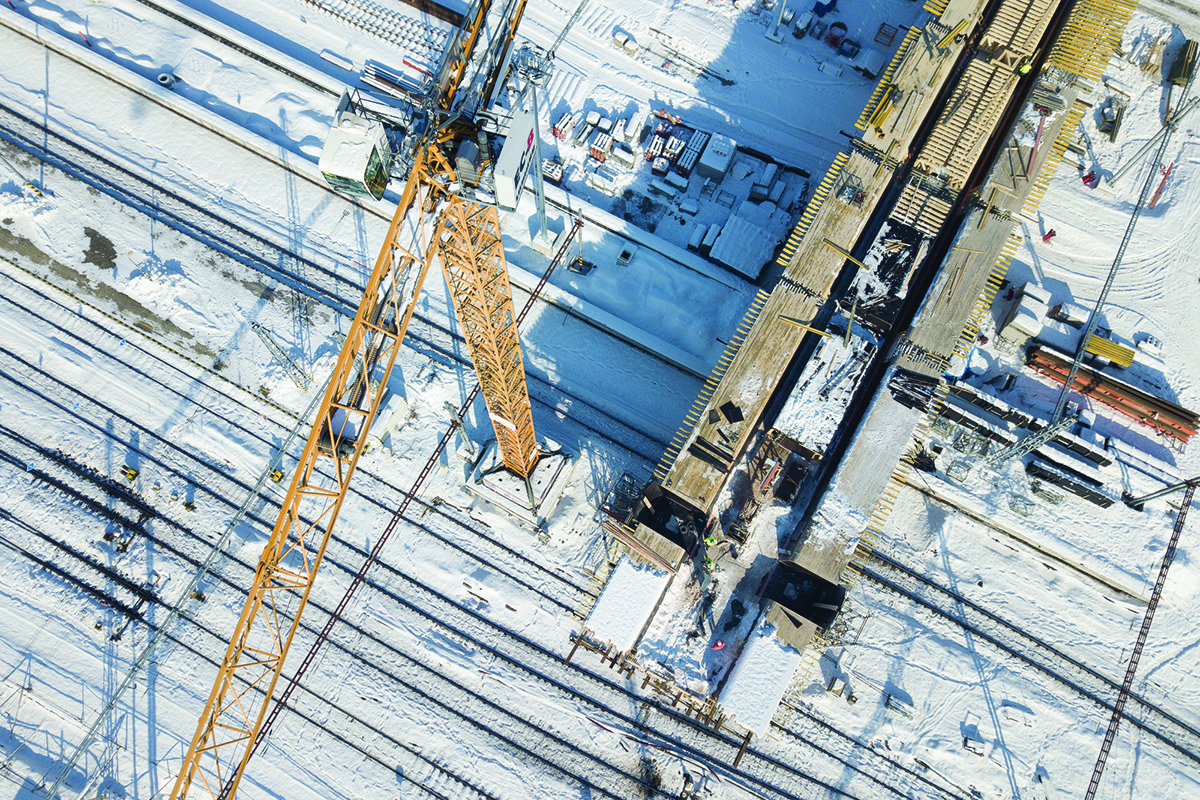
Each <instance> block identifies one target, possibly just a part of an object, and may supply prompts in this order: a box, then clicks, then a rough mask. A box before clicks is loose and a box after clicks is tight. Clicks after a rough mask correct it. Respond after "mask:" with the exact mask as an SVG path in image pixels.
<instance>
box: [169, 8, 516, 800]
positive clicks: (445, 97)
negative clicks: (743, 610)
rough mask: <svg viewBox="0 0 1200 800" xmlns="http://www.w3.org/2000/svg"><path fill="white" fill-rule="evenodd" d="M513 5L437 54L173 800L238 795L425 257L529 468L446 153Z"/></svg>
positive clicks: (507, 35)
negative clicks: (391, 198) (394, 196)
mask: <svg viewBox="0 0 1200 800" xmlns="http://www.w3.org/2000/svg"><path fill="white" fill-rule="evenodd" d="M525 2H526V0H509V2H508V3H507V5H506V6H505V8H504V9H502V13H501V14H500V15H499V16H500V20H499V22H498V23H496V22H493V23H491V24H490V25H489V21H488V16H489V10H490V9H491V5H492V2H491V0H475V1H474V3H473V4H472V7H471V8H470V9H469V10H468V13H467V15H466V16H465V17H464V22H463V24H462V26H460V28H459V29H458V31H457V32H456V34H455V36H453V37H452V40H451V46H450V47H449V48H448V50H447V52H446V53H445V55H444V58H443V60H442V63H441V65H440V67H439V70H438V73H437V77H436V80H435V81H434V90H433V91H434V92H435V94H436V96H434V97H431V98H428V100H429V102H427V103H426V107H425V111H426V115H427V125H426V128H425V134H424V137H423V139H422V140H421V141H420V142H419V143H418V144H417V145H416V146H415V147H414V149H413V157H412V166H411V169H410V172H409V176H408V180H407V182H406V184H405V187H404V190H403V192H402V194H401V198H400V202H399V203H398V204H397V206H396V212H395V214H394V216H393V218H392V222H391V225H390V226H389V228H388V232H387V235H386V236H385V238H384V242H383V246H382V247H381V249H380V252H379V255H378V257H377V258H376V260H375V265H374V267H373V269H372V271H371V275H370V278H369V279H368V281H367V285H366V289H365V290H364V292H363V297H362V300H361V302H360V304H359V307H358V312H357V313H356V315H355V317H354V321H353V323H352V324H351V326H350V329H349V332H348V334H347V336H346V342H345V345H344V346H343V348H342V351H341V354H340V355H339V356H338V360H337V363H336V365H335V367H334V369H333V373H332V375H331V376H330V379H329V385H328V387H327V388H326V390H325V395H324V398H323V400H322V402H321V405H320V407H319V409H318V411H317V414H316V418H315V421H314V423H313V427H312V429H311V431H310V433H309V436H308V440H307V442H306V443H305V446H304V450H303V452H302V454H301V456H300V460H299V462H298V464H297V467H296V469H295V472H294V474H293V475H292V479H291V483H290V484H289V488H288V493H287V496H286V497H285V499H284V501H283V503H282V506H281V508H280V511H279V515H278V517H277V519H276V522H275V526H274V529H273V530H272V532H271V535H270V537H269V538H268V540H267V544H266V546H265V547H264V549H263V553H262V556H261V557H260V559H259V562H258V566H257V568H256V570H255V574H254V577H253V579H252V581H251V583H250V586H249V587H248V592H247V596H246V600H245V604H244V606H243V608H242V611H241V614H240V616H239V617H238V620H237V623H236V625H235V628H234V631H233V633H232V634H231V636H230V640H229V645H228V647H227V649H226V652H225V656H224V658H223V660H222V662H221V665H220V667H219V669H218V672H217V676H216V680H215V681H214V684H213V687H212V690H211V692H210V693H209V696H208V700H207V702H206V704H205V707H204V711H203V713H202V715H201V717H200V719H199V722H198V723H197V726H196V732H195V734H194V736H193V738H192V741H191V744H190V746H189V747H188V750H187V752H186V754H185V756H184V759H183V763H182V765H181V767H180V771H179V775H178V777H177V779H176V781H175V784H174V787H173V789H172V791H171V798H172V800H182V798H191V797H200V798H207V797H211V798H217V797H226V798H232V797H233V796H234V794H235V793H236V791H237V788H238V785H239V783H240V781H241V779H242V776H243V774H244V772H245V770H246V766H247V764H248V762H249V760H250V757H251V755H252V753H253V744H254V740H255V738H256V735H257V734H258V732H259V730H260V728H261V727H262V724H263V719H264V717H265V715H266V712H267V710H268V707H269V706H270V704H271V702H272V696H273V694H274V691H275V686H276V683H277V682H278V680H279V676H280V673H281V671H282V669H283V664H284V661H285V659H286V657H287V654H288V650H289V648H290V647H291V644H292V640H293V638H294V636H295V634H296V631H297V629H298V628H299V625H300V619H301V615H302V614H303V612H304V609H305V606H306V604H307V602H308V597H309V593H310V592H311V590H312V587H313V583H314V581H315V579H316V575H317V572H318V570H319V568H320V566H321V561H322V559H323V557H324V555H325V549H326V547H327V546H328V544H329V540H330V537H331V535H332V533H333V529H334V525H335V524H336V522H337V519H338V514H339V513H340V511H341V507H342V503H343V501H344V500H345V498H346V494H347V492H348V490H349V485H350V480H351V478H352V477H353V475H354V471H355V468H356V467H357V465H358V460H359V458H360V457H361V455H362V452H363V449H364V446H365V444H366V440H367V436H366V435H367V431H368V430H369V429H370V427H371V423H372V422H373V421H374V419H375V416H376V414H377V412H378V410H379V405H380V403H381V401H382V399H383V396H384V393H385V392H386V387H387V385H388V378H389V376H390V375H391V371H392V368H393V366H394V365H395V363H396V357H397V355H398V353H399V349H400V345H401V343H402V342H403V340H404V336H405V334H406V332H407V330H408V325H409V322H410V321H411V319H412V314H413V311H414V309H415V306H416V302H417V299H418V297H419V296H420V292H421V288H422V286H423V285H424V281H425V277H426V275H427V273H428V271H429V268H430V266H431V265H432V263H433V261H434V259H435V258H436V259H438V260H440V262H441V265H442V271H443V273H444V275H445V278H446V282H447V285H448V287H449V289H450V294H451V297H452V299H453V303H454V308H455V312H456V314H457V315H458V318H459V322H460V327H461V329H462V331H463V333H464V335H465V337H466V339H467V341H468V345H469V348H470V351H471V357H472V360H473V363H474V366H475V369H476V372H477V373H478V375H479V383H480V388H481V392H482V394H483V395H484V400H485V403H486V404H487V408H488V413H489V416H490V417H491V418H492V421H493V425H494V427H495V429H496V437H497V444H498V446H499V448H500V453H501V456H502V460H503V463H504V465H505V467H506V468H508V469H509V470H511V471H512V472H514V473H516V474H517V475H519V476H521V477H528V475H529V474H530V472H531V471H532V470H533V468H534V466H535V465H536V463H537V459H538V453H539V450H538V446H537V443H536V439H535V435H534V430H533V419H532V410H531V408H530V403H529V394H528V389H527V387H526V383H525V373H524V365H523V360H522V357H521V349H520V342H519V340H518V337H517V327H516V318H515V316H514V314H513V307H512V290H511V286H510V283H509V278H508V267H507V264H506V262H505V258H504V250H503V246H502V243H501V239H500V221H499V215H498V214H497V211H496V209H495V208H494V207H492V206H485V205H481V204H479V203H477V202H475V201H473V200H471V199H468V198H466V197H463V196H460V195H459V194H456V192H457V191H459V190H460V189H461V187H462V185H463V184H462V181H460V180H459V178H458V175H457V174H456V172H455V170H454V169H453V168H452V167H451V165H450V162H449V160H448V156H447V153H449V155H451V156H452V155H453V148H454V146H455V144H456V143H457V142H459V141H461V140H462V139H464V138H467V137H474V136H475V135H476V133H477V131H476V130H475V127H474V123H473V121H472V120H473V112H474V111H475V110H477V107H478V105H479V104H480V102H481V98H485V97H487V96H489V95H490V92H491V90H492V88H494V86H495V84H496V82H497V80H498V79H499V73H500V72H501V70H502V68H503V64H504V63H505V62H506V60H507V54H508V52H509V50H510V48H511V45H512V40H513V37H514V36H515V34H516V29H517V25H518V23H519V22H520V18H521V15H522V14H523V12H524V8H525ZM487 30H492V31H494V32H495V33H494V35H493V39H492V40H491V41H490V42H489V44H488V46H487V47H486V48H485V49H484V56H483V59H482V61H483V64H482V66H481V67H480V69H479V70H477V71H476V73H475V77H474V79H473V80H472V81H471V82H470V86H469V88H465V89H464V86H466V85H467V84H465V83H464V81H465V77H466V74H467V70H468V66H469V65H470V63H471V61H472V56H473V54H474V53H475V50H476V48H477V46H478V45H479V43H480V41H481V39H483V38H486V36H485V33H486V31H487ZM443 149H445V150H446V152H444V151H443ZM431 230H432V238H430V237H429V232H430V231H431Z"/></svg>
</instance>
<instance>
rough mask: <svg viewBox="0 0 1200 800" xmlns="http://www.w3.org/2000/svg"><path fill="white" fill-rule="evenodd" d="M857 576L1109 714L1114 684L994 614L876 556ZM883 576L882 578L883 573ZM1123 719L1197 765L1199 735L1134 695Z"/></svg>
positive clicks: (908, 569) (1180, 721) (1115, 690)
mask: <svg viewBox="0 0 1200 800" xmlns="http://www.w3.org/2000/svg"><path fill="white" fill-rule="evenodd" d="M870 561H871V562H874V563H876V564H879V565H880V567H881V570H880V571H876V570H874V569H872V568H870V567H867V568H865V569H864V570H863V576H864V577H866V578H867V579H868V580H871V581H873V582H875V583H876V584H878V585H880V586H883V587H884V588H886V589H889V590H891V591H893V592H896V593H898V594H901V595H903V596H904V597H907V598H908V599H910V600H912V601H913V602H915V603H917V604H918V605H920V606H921V607H923V608H926V609H928V610H930V611H932V612H933V613H935V614H937V615H939V616H942V617H945V618H946V619H949V620H950V621H952V622H954V624H956V625H958V626H960V627H962V628H965V629H966V630H968V631H970V632H971V633H973V634H975V635H976V636H979V637H980V638H982V639H984V640H986V641H988V642H990V643H991V644H992V645H994V646H995V647H997V648H999V649H1000V650H1002V651H1003V652H1005V653H1008V654H1009V655H1011V656H1013V657H1015V658H1017V659H1019V660H1021V661H1024V662H1025V663H1026V664H1029V665H1030V666H1032V667H1034V668H1035V669H1037V670H1038V671H1040V672H1042V673H1044V674H1046V675H1048V676H1049V677H1051V678H1053V679H1054V680H1056V681H1058V682H1059V683H1061V684H1063V685H1064V686H1067V687H1068V688H1070V689H1072V690H1074V691H1076V692H1078V693H1079V694H1080V695H1082V696H1083V697H1086V698H1087V699H1088V700H1091V701H1092V702H1093V703H1095V704H1096V705H1098V706H1100V707H1101V708H1104V709H1106V710H1108V711H1111V710H1112V707H1113V704H1114V703H1115V698H1116V693H1117V692H1118V691H1119V690H1120V686H1119V684H1117V683H1116V682H1114V681H1112V680H1110V679H1109V678H1108V677H1106V676H1104V675H1102V674H1101V673H1099V672H1097V671H1096V670H1094V669H1092V668H1091V667H1089V666H1087V665H1085V664H1083V663H1082V662H1080V661H1079V660H1077V659H1075V658H1072V657H1071V656H1069V655H1067V654H1066V653H1064V652H1062V650H1060V649H1058V648H1056V647H1054V646H1053V645H1051V644H1047V643H1046V642H1044V641H1042V640H1041V639H1038V638H1037V637H1035V636H1032V635H1031V634H1029V633H1027V632H1026V631H1024V630H1022V629H1021V628H1019V627H1017V626H1016V625H1013V624H1011V623H1009V622H1007V621H1005V620H1004V619H1001V618H1000V617H999V616H997V615H996V614H994V613H992V612H991V611H988V610H987V609H985V608H983V607H982V606H980V605H979V604H978V603H974V602H972V601H971V600H968V599H967V598H965V597H963V596H962V595H960V594H958V593H957V592H954V591H952V590H951V589H948V588H946V587H944V586H941V585H939V584H937V583H935V582H934V581H932V580H930V579H929V578H927V577H925V576H923V575H921V574H919V573H917V572H915V571H914V570H912V569H910V568H908V567H906V566H904V565H903V564H900V563H899V562H897V561H894V560H893V559H891V558H889V557H887V556H884V555H882V554H880V553H878V552H876V553H874V554H872V556H871V558H870ZM884 572H886V573H887V574H886V575H885V574H883V573H884ZM1124 718H1125V719H1127V720H1128V721H1129V722H1130V723H1131V724H1133V725H1135V726H1137V727H1138V728H1141V729H1142V730H1144V731H1145V732H1146V733H1148V734H1150V735H1151V736H1153V737H1155V738H1156V739H1158V740H1159V741H1161V742H1163V743H1165V744H1167V745H1169V746H1170V747H1171V748H1173V749H1175V750H1177V751H1178V752H1179V753H1181V754H1182V755H1184V756H1187V757H1188V758H1190V759H1191V760H1192V761H1195V762H1197V763H1200V731H1197V730H1196V729H1195V728H1193V727H1192V726H1190V725H1188V724H1187V723H1185V722H1183V721H1182V720H1180V719H1178V718H1177V717H1174V716H1172V715H1171V714H1168V713H1167V712H1166V711H1164V710H1163V709H1161V708H1159V707H1158V706H1156V705H1154V704H1152V703H1150V702H1149V701H1147V700H1146V699H1145V698H1143V697H1140V696H1139V695H1137V694H1135V693H1131V694H1130V696H1129V705H1128V706H1127V707H1126V711H1125V715H1124Z"/></svg>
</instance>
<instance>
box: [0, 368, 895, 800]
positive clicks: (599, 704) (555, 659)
mask: <svg viewBox="0 0 1200 800" xmlns="http://www.w3.org/2000/svg"><path fill="white" fill-rule="evenodd" d="M6 355H10V356H11V354H6ZM26 366H27V367H29V368H32V369H36V367H33V365H26ZM3 374H7V373H6V372H5V373H3ZM30 391H32V389H30ZM79 396H80V397H82V395H81V394H80V395H79ZM41 397H42V400H43V401H49V402H52V403H55V404H56V405H58V407H59V408H60V409H62V410H63V411H64V412H67V413H70V411H69V410H68V406H67V405H66V404H64V403H57V402H55V401H53V400H50V398H48V397H46V396H45V395H42V396H41ZM70 400H73V398H70V399H69V400H68V402H70ZM91 402H93V403H94V402H95V401H91ZM101 413H102V414H103V415H105V416H111V415H113V414H114V413H115V412H114V410H113V409H111V408H107V407H101ZM117 416H118V417H119V416H120V415H119V414H118V415H117ZM125 421H126V422H127V423H128V422H130V421H129V420H128V419H126V420H125ZM88 422H89V424H90V425H91V426H92V427H93V428H95V429H96V430H97V431H102V432H103V431H104V430H106V428H105V426H101V425H99V424H97V423H95V422H93V421H88ZM138 432H139V435H140V436H141V437H144V438H145V439H146V440H150V439H152V438H153V437H154V434H153V432H151V431H149V430H146V429H144V428H140V429H138ZM109 435H112V434H109ZM163 444H165V445H169V443H166V442H164V443H163ZM143 446H145V445H143ZM140 456H141V457H142V458H144V459H146V460H147V461H159V462H160V463H162V464H163V465H164V466H168V468H172V469H175V468H174V467H170V466H169V465H166V464H165V462H162V461H161V457H160V456H152V455H151V454H150V453H149V452H146V451H144V450H143V451H141V452H140ZM197 463H198V464H199V465H200V467H201V468H202V469H207V470H210V471H212V472H213V473H214V474H213V476H212V478H214V479H216V481H229V480H233V479H232V478H231V477H230V476H228V475H227V474H226V473H225V472H224V471H222V470H220V469H218V468H217V467H216V466H214V465H212V464H209V463H208V462H205V461H199V462H197ZM202 483H203V484H205V490H206V491H209V492H210V493H212V495H213V497H214V498H217V499H220V500H221V501H222V502H226V503H229V504H230V506H231V508H232V503H231V501H229V500H228V499H227V497H228V496H238V494H239V493H238V492H231V491H213V490H212V488H211V484H212V483H214V481H213V480H211V479H210V480H205V481H203V482H202ZM335 541H337V543H338V544H339V545H340V546H343V547H349V548H350V549H351V550H352V551H354V555H355V557H356V558H361V557H363V556H365V555H366V552H365V551H364V550H361V549H358V548H355V547H353V546H352V545H349V544H348V543H346V542H344V541H342V540H340V539H338V538H337V537H336V536H335ZM330 558H334V560H335V562H336V563H335V562H331V563H334V566H335V567H337V568H340V569H346V570H348V568H347V567H345V566H343V565H342V564H341V563H340V561H337V559H336V557H335V556H333V555H332V554H331V556H330ZM381 567H382V568H383V569H384V571H386V572H387V573H389V574H388V575H387V576H386V578H387V580H395V579H400V580H404V581H407V582H409V584H410V586H411V588H412V593H416V592H424V593H426V596H427V597H428V598H429V602H428V604H429V605H433V604H434V603H435V602H441V603H443V604H449V605H446V606H444V609H445V614H438V615H435V616H429V614H428V613H427V612H424V611H421V610H420V609H417V608H415V607H414V608H413V609H412V611H413V612H414V613H419V614H422V615H423V616H425V617H427V618H428V619H429V620H430V621H433V622H435V623H437V624H444V622H445V620H444V618H443V617H444V616H446V615H448V614H449V613H450V611H449V609H450V608H451V607H458V608H459V609H460V611H459V613H463V614H467V615H468V616H469V617H471V618H472V621H471V622H470V624H471V625H476V624H477V623H482V624H483V625H484V626H487V627H491V628H492V629H493V631H492V632H491V635H493V636H499V637H501V640H502V641H501V643H503V640H504V639H505V638H507V639H508V640H509V645H508V646H510V647H517V648H518V649H519V648H521V647H524V648H532V649H530V650H526V651H525V652H523V653H521V652H515V653H514V652H510V653H507V654H505V653H504V651H500V650H499V649H498V644H497V643H496V642H495V640H494V639H493V640H492V641H491V642H485V641H481V640H479V638H478V635H476V636H475V637H473V638H472V641H473V642H474V643H475V645H476V646H487V647H492V648H497V649H496V654H497V656H498V657H505V658H506V659H507V660H508V661H509V663H511V664H512V665H513V666H514V667H515V668H517V669H521V670H524V671H527V672H530V673H531V674H529V676H528V677H529V679H530V680H533V681H539V682H546V681H548V680H549V681H550V682H551V683H555V682H554V681H553V680H551V679H548V678H547V676H546V675H545V674H544V673H539V672H538V671H537V670H531V668H530V667H529V666H528V664H529V663H530V662H531V661H533V659H534V657H535V656H534V654H535V653H536V654H537V656H536V657H537V658H538V659H540V660H541V663H544V664H546V665H547V666H546V667H545V669H546V671H549V670H550V669H555V670H558V669H561V666H560V659H561V657H562V654H561V653H558V652H556V651H554V650H551V649H549V648H546V647H545V646H542V645H538V644H536V643H533V642H531V641H529V640H526V639H524V638H523V637H520V636H519V635H516V634H514V633H513V632H512V631H509V630H507V629H506V628H503V627H502V626H501V625H499V624H498V623H496V622H494V621H492V620H491V619H490V618H488V617H486V616H484V615H481V614H478V613H477V612H473V611H472V610H470V609H466V608H464V607H462V606H461V605H459V604H456V603H455V601H453V600H451V599H449V598H446V597H444V596H442V595H439V594H437V593H436V592H435V591H434V590H433V589H431V588H430V587H428V586H425V585H423V584H419V582H416V581H415V580H414V579H412V578H411V577H409V576H404V575H401V574H400V573H399V571H398V570H396V569H395V568H394V567H390V566H389V565H386V564H381ZM247 568H249V567H247ZM368 583H369V584H370V585H372V587H375V586H376V584H375V582H374V581H368ZM407 594H409V593H406V595H407ZM396 601H397V602H399V601H400V600H399V598H397V599H396ZM464 624H465V623H464ZM454 635H456V636H470V634H469V633H467V632H466V631H464V630H457V631H455V632H454ZM513 642H517V644H513ZM551 665H552V666H551ZM580 672H582V673H583V674H584V675H585V676H586V680H588V681H590V682H592V683H593V684H594V686H597V687H599V689H600V690H603V692H607V693H610V695H609V699H601V700H598V699H596V698H595V697H592V696H591V695H588V696H586V697H585V696H583V695H580V697H581V699H585V700H586V701H587V702H589V703H591V704H593V705H594V706H595V707H596V708H597V711H599V712H607V713H614V712H612V711H611V709H614V708H622V707H628V706H629V704H630V702H631V700H632V701H635V702H636V701H637V700H639V699H640V698H639V697H638V696H637V695H636V694H635V693H633V692H630V691H628V690H622V689H618V688H614V687H613V686H612V685H611V684H610V683H608V681H606V680H602V679H600V678H598V677H596V676H594V675H592V674H591V673H590V672H586V671H582V670H578V668H576V671H575V672H574V673H572V676H573V677H576V678H577V677H579V673H580ZM556 685H559V688H560V690H562V691H572V690H571V689H570V687H567V686H565V685H563V684H561V682H559V683H558V684H556ZM575 693H576V694H579V693H578V691H576V692H575ZM650 708H652V709H654V714H655V715H656V718H657V717H658V716H660V715H661V717H662V719H663V720H664V722H663V723H661V724H662V725H664V726H667V727H670V728H672V731H671V732H669V733H662V732H660V733H659V734H658V735H661V736H662V737H663V738H664V740H666V741H668V742H677V743H679V742H683V741H687V740H689V739H690V740H691V741H693V742H694V743H693V744H691V745H689V746H688V749H689V752H691V753H692V754H693V755H695V756H696V757H698V758H701V759H704V760H707V761H709V762H710V763H717V764H721V765H722V766H723V768H724V769H726V770H728V772H729V773H730V774H731V775H736V776H740V777H742V778H743V779H749V780H754V781H756V782H760V783H765V784H766V785H765V786H764V787H763V788H769V787H771V786H772V785H773V784H772V782H771V781H770V780H769V779H766V780H764V778H762V777H757V778H756V776H755V775H753V774H747V771H748V770H749V769H750V768H751V765H752V764H754V762H755V761H756V760H757V761H758V769H757V770H756V771H757V772H758V773H759V776H762V775H775V774H777V773H780V772H785V773H786V772H788V771H792V772H793V773H797V771H796V770H795V768H794V767H792V766H791V765H789V764H787V763H785V762H783V761H782V760H780V759H777V758H774V757H773V756H770V755H767V754H764V753H760V752H759V751H758V750H756V749H751V750H750V751H749V752H748V756H749V758H748V760H746V761H745V762H744V763H745V764H746V765H747V766H746V767H744V768H743V769H741V770H737V769H734V768H733V767H732V763H731V762H732V760H733V759H734V757H735V755H736V751H737V749H738V745H737V744H736V743H731V742H728V741H726V740H721V739H715V738H714V737H712V736H711V734H710V733H709V731H708V730H707V729H706V728H703V726H700V725H698V724H695V723H693V722H692V721H691V720H690V719H687V718H680V717H679V716H677V715H674V714H672V713H670V712H669V711H664V710H663V709H660V708H658V707H656V706H651V707H650ZM620 724H623V725H626V726H631V727H633V728H634V729H642V728H644V718H634V717H630V716H628V715H626V716H625V717H624V718H623V719H622V720H621V722H620ZM714 741H715V742H720V743H721V749H722V750H728V751H729V752H728V754H727V755H726V757H725V760H724V761H716V760H715V759H714V757H713V750H714ZM809 743H810V744H813V743H812V742H809ZM677 746H678V745H677ZM816 749H817V750H818V751H821V752H823V754H824V755H826V756H827V757H830V758H832V759H834V760H835V761H838V766H837V767H835V769H836V770H837V772H838V773H842V772H844V771H845V770H846V769H847V768H848V769H850V770H851V772H854V773H861V774H863V775H864V776H866V779H867V780H869V781H871V782H879V779H878V778H876V777H875V776H874V775H872V774H870V773H869V772H866V771H864V770H862V769H860V768H857V767H855V766H854V765H853V764H850V763H848V762H847V761H846V760H845V759H840V758H839V757H837V756H836V755H834V754H833V753H832V752H830V751H828V750H822V748H820V747H819V746H818V747H817V748H816ZM798 774H799V775H800V776H801V777H800V778H798V779H800V780H804V781H808V782H809V783H810V785H809V786H808V789H807V790H808V791H811V789H812V785H811V784H813V782H814V779H813V778H812V776H809V775H807V774H805V773H802V772H801V773H798ZM815 785H816V786H818V787H820V788H823V789H825V791H827V792H832V793H833V794H842V795H848V796H853V795H849V793H848V792H845V791H842V790H841V789H839V788H837V787H833V786H832V785H825V784H823V783H822V782H821V781H819V780H816V781H815ZM877 785H879V786H880V788H882V787H883V785H885V784H882V782H879V783H877ZM774 791H777V792H778V795H779V796H781V797H788V796H791V795H792V794H793V793H794V792H797V791H799V790H797V789H795V788H786V789H778V788H776V789H774ZM890 791H892V792H893V793H897V792H895V790H890Z"/></svg>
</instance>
